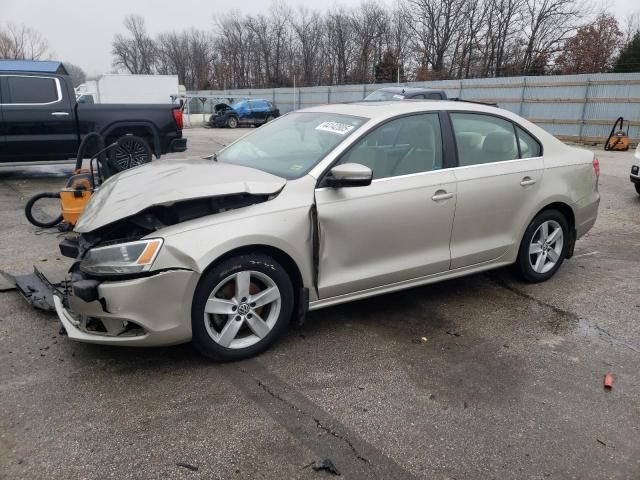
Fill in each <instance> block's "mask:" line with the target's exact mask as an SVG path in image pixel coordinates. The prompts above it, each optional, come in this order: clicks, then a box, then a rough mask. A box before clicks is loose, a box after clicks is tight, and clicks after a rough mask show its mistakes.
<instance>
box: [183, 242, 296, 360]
mask: <svg viewBox="0 0 640 480" xmlns="http://www.w3.org/2000/svg"><path fill="white" fill-rule="evenodd" d="M293 303H294V295H293V286H292V284H291V279H290V278H289V275H288V274H287V272H286V270H285V269H284V268H283V267H282V266H281V265H280V264H279V263H278V262H277V261H276V260H274V259H273V258H271V257H269V256H267V255H262V254H247V255H240V256H236V257H232V258H229V259H227V260H224V261H222V262H220V263H219V264H217V265H215V266H214V267H213V268H212V269H210V270H209V271H208V272H206V273H205V274H204V275H203V277H202V278H201V279H200V282H199V284H198V287H197V288H196V292H195V295H194V299H193V304H192V308H191V327H192V332H193V344H194V346H195V347H196V349H197V350H198V351H199V352H200V353H202V354H203V355H205V356H207V357H209V358H211V359H212V360H215V361H219V362H229V361H234V360H241V359H244V358H248V357H252V356H254V355H257V354H258V353H261V352H263V351H264V350H266V349H267V348H269V346H271V345H272V344H273V343H274V342H275V341H276V339H277V338H278V337H279V336H280V335H281V334H282V332H284V330H285V329H286V327H287V325H288V323H289V320H290V319H291V315H292V312H293Z"/></svg>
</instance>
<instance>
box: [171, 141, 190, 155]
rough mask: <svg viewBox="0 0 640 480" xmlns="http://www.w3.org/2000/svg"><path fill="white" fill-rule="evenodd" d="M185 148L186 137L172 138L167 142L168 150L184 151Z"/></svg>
mask: <svg viewBox="0 0 640 480" xmlns="http://www.w3.org/2000/svg"><path fill="white" fill-rule="evenodd" d="M186 149H187V139H186V138H174V139H173V140H171V143H170V144H169V150H170V151H172V152H184V151H185V150H186Z"/></svg>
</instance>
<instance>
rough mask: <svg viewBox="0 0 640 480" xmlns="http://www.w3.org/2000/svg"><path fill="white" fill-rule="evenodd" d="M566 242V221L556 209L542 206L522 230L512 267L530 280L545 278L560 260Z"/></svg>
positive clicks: (556, 269)
mask: <svg viewBox="0 0 640 480" xmlns="http://www.w3.org/2000/svg"><path fill="white" fill-rule="evenodd" d="M568 246H569V224H568V222H567V219H566V218H565V216H564V215H563V214H562V213H560V212H559V211H558V210H544V211H542V212H540V213H539V214H538V215H536V217H535V218H534V219H533V220H532V221H531V223H530V224H529V226H528V227H527V230H526V231H525V232H524V236H523V238H522V242H521V243H520V250H519V251H518V260H517V262H516V265H515V266H516V268H517V270H518V272H519V273H520V275H521V277H522V278H523V279H524V280H525V281H527V282H531V283H537V282H544V281H546V280H549V279H550V278H551V277H553V275H554V274H555V273H556V272H557V271H558V269H559V268H560V266H561V265H562V262H563V261H564V258H565V255H566V253H567V248H568Z"/></svg>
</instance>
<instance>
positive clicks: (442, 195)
mask: <svg viewBox="0 0 640 480" xmlns="http://www.w3.org/2000/svg"><path fill="white" fill-rule="evenodd" d="M450 198H453V193H447V192H445V191H444V190H438V191H437V192H436V194H435V195H434V196H433V197H431V200H433V201H434V202H440V201H442V200H449V199H450Z"/></svg>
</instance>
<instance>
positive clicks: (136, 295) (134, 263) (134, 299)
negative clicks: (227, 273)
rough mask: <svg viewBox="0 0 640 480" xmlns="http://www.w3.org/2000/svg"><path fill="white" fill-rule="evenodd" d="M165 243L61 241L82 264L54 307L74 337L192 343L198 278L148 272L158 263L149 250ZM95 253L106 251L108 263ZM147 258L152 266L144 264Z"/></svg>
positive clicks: (138, 342)
mask: <svg viewBox="0 0 640 480" xmlns="http://www.w3.org/2000/svg"><path fill="white" fill-rule="evenodd" d="M159 243H160V244H161V240H160V239H151V240H134V241H133V242H131V241H127V242H121V243H110V242H107V245H102V244H101V245H99V246H95V245H93V244H92V243H91V242H90V241H88V240H87V239H86V238H84V237H83V236H77V237H71V238H67V239H65V240H63V241H62V242H61V245H60V250H61V252H62V253H63V254H64V255H66V256H69V257H72V258H74V259H75V260H76V261H75V262H74V264H73V266H72V267H71V269H70V271H69V277H68V279H67V281H66V282H65V285H66V288H65V289H64V290H60V291H58V292H56V293H55V294H54V296H53V303H54V306H55V310H56V313H57V314H58V317H59V318H60V321H61V322H62V324H63V326H64V328H65V330H66V331H67V334H68V336H69V337H70V338H72V339H75V340H79V341H82V342H89V343H100V344H119V345H131V346H155V345H171V344H177V343H182V342H187V341H189V340H190V339H191V322H190V318H191V298H192V297H193V292H194V290H195V287H196V284H197V281H198V275H197V274H196V272H194V271H192V270H188V269H180V268H176V269H167V270H161V271H150V270H149V269H148V268H146V265H149V266H150V265H151V263H152V261H153V259H154V258H155V257H154V258H151V256H150V254H149V253H148V252H149V250H150V248H154V247H149V245H157V244H159ZM157 248H160V247H157ZM108 250H112V251H114V252H115V251H120V252H121V254H122V258H123V259H124V262H123V261H119V260H118V259H114V258H109V257H108V256H107V255H108V254H105V253H104V252H105V251H108ZM95 252H99V253H100V252H102V253H101V255H102V260H100V259H98V260H97V261H96V260H95V258H94V257H96V253H95ZM136 253H138V256H137V257H136V258H133V256H132V255H131V254H134V255H135V254H136ZM145 255H147V257H146V258H145V257H144V256H145ZM155 255H157V251H156V252H155ZM92 258H93V260H92ZM141 259H142V261H143V262H147V263H146V264H145V265H141ZM100 261H102V262H103V263H102V264H100V263H99V262H100ZM91 262H93V263H91ZM127 264H128V265H127Z"/></svg>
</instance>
